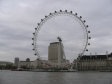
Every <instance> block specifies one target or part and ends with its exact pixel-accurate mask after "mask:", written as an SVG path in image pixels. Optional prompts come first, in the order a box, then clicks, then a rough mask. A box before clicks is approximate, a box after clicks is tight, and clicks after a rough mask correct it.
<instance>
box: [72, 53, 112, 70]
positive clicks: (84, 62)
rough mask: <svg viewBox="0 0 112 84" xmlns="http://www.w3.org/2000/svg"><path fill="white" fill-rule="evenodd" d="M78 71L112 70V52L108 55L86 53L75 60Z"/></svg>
mask: <svg viewBox="0 0 112 84" xmlns="http://www.w3.org/2000/svg"><path fill="white" fill-rule="evenodd" d="M74 68H75V69H77V70H78V71H112V53H111V54H106V55H84V56H79V57H78V58H77V60H74Z"/></svg>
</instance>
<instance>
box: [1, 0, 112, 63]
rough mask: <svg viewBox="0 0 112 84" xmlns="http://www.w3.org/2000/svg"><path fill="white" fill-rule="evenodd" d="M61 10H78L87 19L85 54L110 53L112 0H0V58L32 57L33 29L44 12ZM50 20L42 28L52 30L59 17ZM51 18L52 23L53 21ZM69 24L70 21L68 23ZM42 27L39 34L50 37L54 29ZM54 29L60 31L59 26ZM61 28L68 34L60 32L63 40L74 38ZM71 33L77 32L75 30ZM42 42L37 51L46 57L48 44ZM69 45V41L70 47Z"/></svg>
mask: <svg viewBox="0 0 112 84" xmlns="http://www.w3.org/2000/svg"><path fill="white" fill-rule="evenodd" d="M60 9H62V10H65V9H67V10H68V11H71V10H72V11H73V12H74V13H75V12H77V13H78V15H81V16H82V17H83V19H85V20H86V24H88V25H89V30H91V34H90V35H91V37H92V39H91V41H90V43H91V46H89V47H88V49H89V52H88V53H90V52H91V53H92V54H95V52H96V53H97V54H105V52H106V51H108V52H109V53H111V52H112V0H0V60H1V61H14V58H15V57H19V58H20V59H21V60H25V59H26V58H30V59H31V60H35V59H36V57H35V56H34V55H33V54H34V52H33V51H32V45H31V44H32V40H31V38H32V37H33V35H32V33H33V32H34V28H35V27H36V26H37V23H38V22H40V19H42V18H44V16H45V15H48V14H49V13H50V12H54V11H55V10H57V11H59V10H60ZM59 19H60V18H59ZM70 19H72V18H70ZM50 21H51V22H48V23H46V24H45V25H44V27H46V26H48V28H49V27H54V28H53V29H56V27H58V26H57V25H56V24H55V22H56V21H57V22H58V21H59V20H55V19H53V20H50ZM53 21H55V22H54V23H53ZM71 21H72V20H71ZM65 22H66V19H64V20H61V21H59V23H61V24H62V23H63V24H64V23H65ZM71 24H72V23H70V21H69V25H71ZM49 25H51V26H49ZM62 26H63V25H61V27H62ZM44 27H43V29H44ZM65 28H66V26H65ZM45 30H46V31H47V30H48V31H47V32H46V33H48V35H47V36H46V34H45V35H44V32H45ZM45 30H43V31H42V30H40V33H39V34H40V37H41V38H42V40H44V39H49V40H50V38H49V35H50V34H49V33H51V32H53V33H55V32H54V30H52V29H47V28H46V29H45ZM56 30H57V31H59V30H58V29H56ZM61 30H62V31H64V32H67V33H70V34H71V35H68V37H67V34H66V33H61V34H60V35H61V37H62V38H63V40H64V39H66V38H70V36H71V39H70V40H69V42H68V43H71V42H73V41H74V39H73V38H72V36H73V35H72V34H73V31H72V29H70V30H67V29H66V30H65V29H64V28H63V27H62V28H61ZM74 32H75V31H74ZM80 33H81V31H80ZM57 35H58V34H57ZM74 35H76V34H75V33H74ZM64 36H65V37H66V38H65V37H64ZM55 39H56V38H55ZM52 41H53V40H52ZM52 41H51V42H52ZM43 42H44V44H42V41H41V45H40V44H39V45H40V46H41V47H43V50H42V49H41V50H40V52H41V51H42V52H41V54H43V57H45V58H47V55H46V54H47V51H48V50H45V49H44V45H47V46H48V44H46V42H45V41H43ZM72 44H73V43H71V44H70V46H71V47H72ZM73 45H74V44H73ZM70 46H68V48H69V47H70ZM65 47H66V46H65ZM66 48H67V47H66ZM44 52H45V53H44ZM65 53H66V52H65ZM88 53H87V54H88ZM76 57H77V56H75V57H73V58H76ZM68 58H69V57H68Z"/></svg>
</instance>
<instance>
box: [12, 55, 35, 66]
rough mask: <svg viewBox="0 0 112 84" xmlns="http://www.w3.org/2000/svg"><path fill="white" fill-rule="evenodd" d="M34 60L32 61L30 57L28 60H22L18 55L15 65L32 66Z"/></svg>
mask: <svg viewBox="0 0 112 84" xmlns="http://www.w3.org/2000/svg"><path fill="white" fill-rule="evenodd" d="M32 62H33V61H30V59H29V58H27V59H26V61H20V60H19V58H18V57H16V58H15V62H14V65H15V66H16V67H17V68H31V63H32Z"/></svg>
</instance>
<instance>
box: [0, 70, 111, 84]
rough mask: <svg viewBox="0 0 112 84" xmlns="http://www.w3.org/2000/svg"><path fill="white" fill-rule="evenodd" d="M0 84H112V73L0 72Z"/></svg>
mask: <svg viewBox="0 0 112 84" xmlns="http://www.w3.org/2000/svg"><path fill="white" fill-rule="evenodd" d="M0 84H112V72H25V71H0Z"/></svg>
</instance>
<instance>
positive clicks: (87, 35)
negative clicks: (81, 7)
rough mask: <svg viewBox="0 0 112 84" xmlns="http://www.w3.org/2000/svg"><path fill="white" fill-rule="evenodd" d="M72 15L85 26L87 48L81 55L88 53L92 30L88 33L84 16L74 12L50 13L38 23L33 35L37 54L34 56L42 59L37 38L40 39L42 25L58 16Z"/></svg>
mask: <svg viewBox="0 0 112 84" xmlns="http://www.w3.org/2000/svg"><path fill="white" fill-rule="evenodd" d="M64 14H66V15H70V16H73V17H75V18H76V19H78V20H79V21H80V23H81V24H82V25H83V27H84V29H85V33H86V38H87V39H86V43H85V47H84V49H83V50H82V52H81V53H80V56H83V55H84V52H85V51H88V49H87V46H88V45H90V43H89V39H91V37H89V33H90V30H89V31H88V25H86V24H85V22H86V21H85V20H82V16H78V15H77V13H73V12H72V11H69V12H68V11H67V10H65V11H62V10H60V11H55V12H54V13H49V15H47V16H45V18H43V19H41V21H40V23H37V27H36V28H35V32H34V33H33V38H32V40H33V43H32V45H33V50H34V52H35V54H34V55H36V56H37V57H38V58H40V55H39V51H38V47H37V46H38V44H37V38H38V33H39V31H40V29H41V27H42V25H43V24H44V23H45V22H47V21H48V20H49V19H51V18H53V17H56V16H58V15H64Z"/></svg>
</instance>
